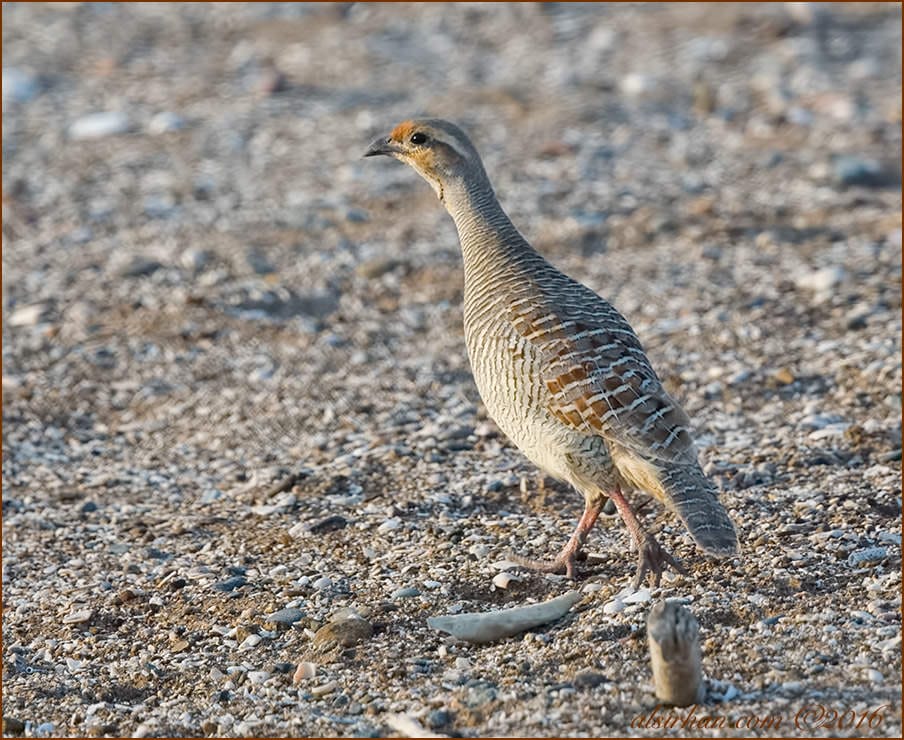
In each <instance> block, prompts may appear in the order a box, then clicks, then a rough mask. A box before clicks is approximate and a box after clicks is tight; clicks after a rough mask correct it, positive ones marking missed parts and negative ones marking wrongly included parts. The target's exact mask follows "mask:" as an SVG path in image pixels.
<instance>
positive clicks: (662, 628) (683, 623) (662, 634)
mask: <svg viewBox="0 0 904 740" xmlns="http://www.w3.org/2000/svg"><path fill="white" fill-rule="evenodd" d="M647 640H648V642H649V644H650V662H651V663H652V666H653V685H654V686H655V688H656V697H657V698H658V699H659V700H660V701H662V702H663V703H665V704H673V705H675V706H678V707H686V706H688V705H690V704H697V703H699V702H700V701H702V700H703V681H702V678H703V670H702V668H701V665H700V659H701V653H700V628H699V626H698V625H697V620H696V619H695V618H694V615H693V614H691V612H690V611H689V610H688V609H686V608H685V607H683V606H682V605H681V604H679V603H677V602H675V601H660V602H659V603H658V604H656V605H655V606H654V607H653V608H652V609H651V610H650V615H649V616H648V617H647Z"/></svg>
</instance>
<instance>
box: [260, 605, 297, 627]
mask: <svg viewBox="0 0 904 740" xmlns="http://www.w3.org/2000/svg"><path fill="white" fill-rule="evenodd" d="M303 618H304V612H303V611H302V610H301V609H279V610H278V611H275V612H272V613H271V614H268V615H267V621H268V622H275V623H276V624H283V625H291V624H295V622H298V621H299V620H301V619H303Z"/></svg>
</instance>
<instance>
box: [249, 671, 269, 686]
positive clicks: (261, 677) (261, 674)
mask: <svg viewBox="0 0 904 740" xmlns="http://www.w3.org/2000/svg"><path fill="white" fill-rule="evenodd" d="M268 678H270V674H269V672H267V671H249V672H248V680H249V681H250V682H251V683H252V684H253V685H254V686H260V684H262V683H263V682H264V681H266V680H267V679H268Z"/></svg>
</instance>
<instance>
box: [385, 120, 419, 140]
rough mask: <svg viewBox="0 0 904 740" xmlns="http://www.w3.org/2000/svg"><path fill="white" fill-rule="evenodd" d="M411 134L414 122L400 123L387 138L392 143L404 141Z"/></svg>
mask: <svg viewBox="0 0 904 740" xmlns="http://www.w3.org/2000/svg"><path fill="white" fill-rule="evenodd" d="M412 133H414V121H402V122H401V123H400V124H399V125H398V126H396V127H395V128H394V129H393V130H392V133H391V134H390V135H389V138H390V139H392V140H394V141H404V140H405V139H407V138H408V137H409V136H411V134H412Z"/></svg>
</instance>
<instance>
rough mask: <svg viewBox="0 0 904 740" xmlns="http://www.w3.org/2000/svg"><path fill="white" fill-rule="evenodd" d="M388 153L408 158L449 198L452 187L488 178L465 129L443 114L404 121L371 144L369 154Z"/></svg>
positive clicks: (411, 163) (405, 159) (406, 161)
mask: <svg viewBox="0 0 904 740" xmlns="http://www.w3.org/2000/svg"><path fill="white" fill-rule="evenodd" d="M378 154H385V155H387V156H390V157H395V158H396V159H398V160H399V161H401V162H405V163H406V164H408V165H411V167H413V168H414V170H415V171H416V172H417V173H418V174H419V175H420V176H421V177H423V178H424V179H425V180H426V181H427V182H429V183H430V185H431V186H432V187H433V189H434V190H435V191H436V194H437V195H438V196H439V199H440V200H442V201H445V192H446V191H447V190H448V189H450V188H457V187H467V186H468V184H469V183H474V182H482V181H485V180H486V174H485V173H484V170H483V165H482V164H481V161H480V155H478V154H477V150H476V149H475V148H474V145H473V144H472V143H471V142H470V140H469V139H468V137H467V136H466V135H465V134H464V132H463V131H462V130H461V129H460V128H458V126H456V125H455V124H453V123H449V122H448V121H443V120H442V119H439V118H421V119H415V120H411V121H403V122H402V123H400V124H399V125H398V126H396V127H395V128H394V129H393V130H392V132H391V133H390V134H388V135H386V136H380V137H378V138H377V139H375V140H374V142H373V143H372V144H371V145H370V147H368V149H367V151H366V152H365V153H364V156H365V157H375V156H377V155H378Z"/></svg>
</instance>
